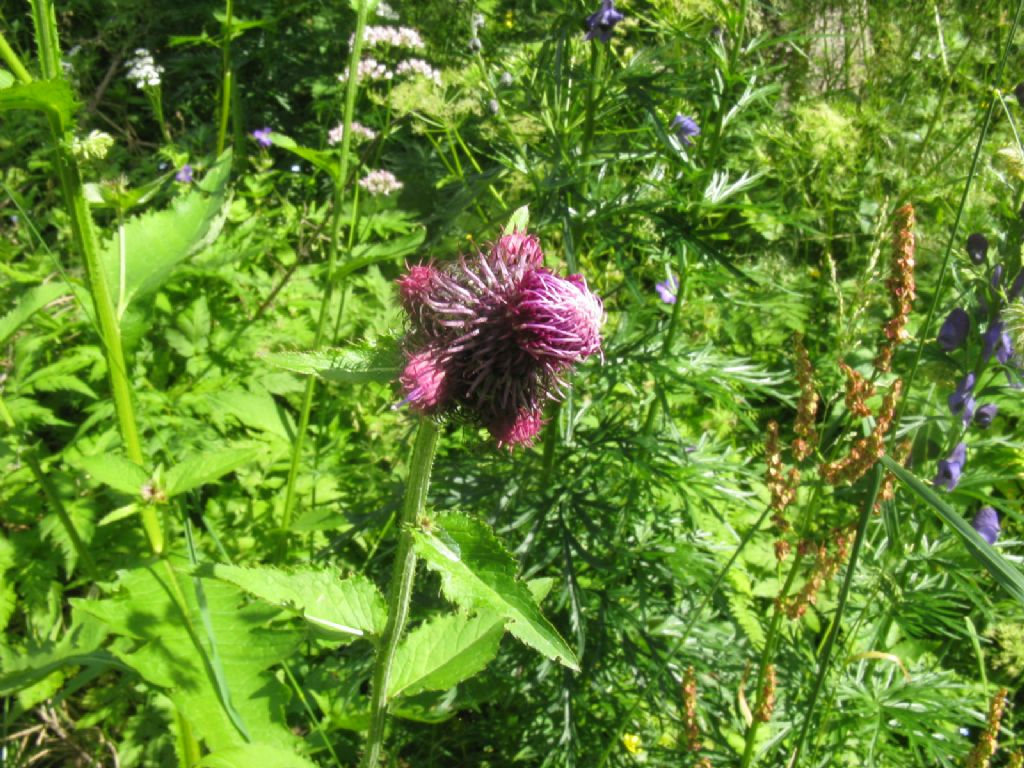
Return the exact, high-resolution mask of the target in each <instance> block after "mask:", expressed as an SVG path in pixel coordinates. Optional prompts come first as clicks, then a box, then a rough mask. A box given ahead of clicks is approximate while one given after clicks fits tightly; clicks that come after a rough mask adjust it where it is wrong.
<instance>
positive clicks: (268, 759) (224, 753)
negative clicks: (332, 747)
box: [198, 743, 316, 768]
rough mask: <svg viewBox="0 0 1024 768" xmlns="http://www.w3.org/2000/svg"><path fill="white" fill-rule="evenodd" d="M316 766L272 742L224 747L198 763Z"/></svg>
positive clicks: (206, 766) (239, 767) (220, 767)
mask: <svg viewBox="0 0 1024 768" xmlns="http://www.w3.org/2000/svg"><path fill="white" fill-rule="evenodd" d="M254 766H259V768H316V763H313V762H310V761H309V760H307V759H306V758H304V757H301V756H299V755H297V754H295V752H293V751H291V750H289V749H281V748H280V747H275V746H273V745H272V744H258V743H257V744H246V745H245V746H244V747H232V748H230V749H222V750H219V751H217V752H214V753H213V754H212V755H207V756H206V757H204V758H203V759H202V760H200V761H199V763H198V768H254Z"/></svg>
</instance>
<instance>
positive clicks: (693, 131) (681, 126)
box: [668, 113, 700, 147]
mask: <svg viewBox="0 0 1024 768" xmlns="http://www.w3.org/2000/svg"><path fill="white" fill-rule="evenodd" d="M668 127H669V128H671V129H673V130H674V131H675V132H676V138H677V139H679V141H680V143H681V144H682V145H683V146H684V147H692V146H693V142H692V141H690V137H692V136H700V126H699V125H697V121H696V120H694V119H693V118H692V117H687V116H686V115H681V114H679V113H676V116H675V117H674V118H672V122H671V123H669V126H668Z"/></svg>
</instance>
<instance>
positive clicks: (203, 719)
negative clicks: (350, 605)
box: [71, 564, 302, 752]
mask: <svg viewBox="0 0 1024 768" xmlns="http://www.w3.org/2000/svg"><path fill="white" fill-rule="evenodd" d="M158 566H159V564H157V565H154V566H152V567H149V568H136V569H132V570H130V571H122V572H121V573H120V574H119V578H118V587H119V589H118V591H117V592H116V593H115V594H114V595H113V596H111V597H108V598H104V599H99V600H95V599H94V600H81V599H72V601H71V602H72V604H73V605H74V606H75V608H76V610H80V611H83V612H85V613H87V614H90V615H92V616H95V617H96V618H98V619H99V620H101V621H102V622H103V623H104V624H105V625H106V626H107V628H108V629H109V630H110V631H111V632H113V633H115V634H117V635H120V636H121V637H120V638H119V639H118V640H117V642H115V643H114V644H113V645H112V646H111V647H110V650H111V651H112V652H113V653H114V654H115V655H116V656H117V657H118V658H119V659H120V660H121V661H122V662H124V663H125V664H127V665H128V666H129V667H131V668H132V669H134V670H135V671H136V672H138V674H139V675H141V676H142V678H143V679H144V680H146V681H147V682H148V683H149V684H150V685H153V686H156V687H158V688H160V689H162V690H163V691H164V692H165V693H166V694H167V696H168V697H169V698H170V699H171V700H172V701H173V702H174V703H175V705H176V707H177V710H178V711H179V712H180V713H181V714H182V715H183V716H184V717H185V718H187V719H188V721H189V724H190V725H191V726H192V728H193V730H194V731H195V733H196V734H197V735H198V736H199V737H200V738H202V739H203V740H204V741H205V742H206V744H207V746H208V747H209V748H210V750H211V751H213V752H216V751H217V750H222V749H229V748H232V747H241V746H245V744H246V742H245V739H244V738H243V736H242V734H241V733H239V730H238V729H237V728H236V727H235V725H234V724H233V723H232V721H231V719H230V718H229V717H228V715H227V713H226V712H225V710H224V707H223V705H222V703H221V699H220V696H219V694H218V691H217V688H216V684H215V682H214V680H213V679H212V677H211V674H210V672H209V657H210V648H209V644H208V639H207V637H206V634H205V633H204V632H201V631H200V632H197V633H196V634H195V635H194V637H196V638H198V639H199V642H201V643H202V647H203V652H202V653H200V652H199V649H198V648H197V647H196V645H195V642H194V640H193V635H190V633H189V631H188V629H187V624H186V621H185V617H183V616H182V614H181V612H180V611H179V610H178V608H177V606H176V605H175V603H174V602H173V601H172V600H171V597H170V595H171V594H172V589H173V587H172V586H171V585H170V584H169V583H168V579H169V577H168V575H167V574H166V572H164V571H163V570H162V569H160V568H159V567H158ZM177 581H178V585H179V587H180V588H181V591H182V594H183V595H184V598H185V601H186V606H187V610H188V622H189V623H190V624H191V626H193V627H196V628H198V627H201V626H202V625H203V623H202V617H201V615H200V612H199V607H198V603H197V601H196V596H195V591H194V590H193V589H192V588H191V585H190V579H189V578H187V577H186V575H185V574H182V573H180V572H179V575H178V579H177ZM202 586H203V592H204V595H205V598H206V607H207V612H208V617H209V619H210V626H211V627H212V628H213V636H214V638H215V639H216V642H217V649H218V656H219V659H220V662H221V667H222V669H223V673H224V679H225V680H226V682H227V686H228V690H229V692H230V696H231V704H232V705H233V707H234V709H235V710H236V711H237V713H238V716H239V717H240V719H241V721H242V722H244V724H245V726H246V728H247V730H248V731H249V732H250V733H252V734H258V737H259V738H260V740H261V741H263V742H265V743H268V744H272V745H275V746H277V747H280V748H283V749H288V750H292V749H295V748H296V747H297V746H298V744H299V740H298V739H297V738H296V736H295V734H293V733H292V731H291V729H290V728H289V727H288V723H287V720H286V717H285V704H286V702H287V700H288V690H287V688H286V687H285V686H284V684H283V683H281V682H279V681H278V680H277V678H276V677H275V676H274V675H272V674H270V673H268V671H267V670H268V669H269V668H270V667H272V666H274V665H276V664H278V663H279V662H281V661H282V660H283V659H285V658H287V657H288V656H289V655H291V653H292V652H293V651H294V650H295V648H296V647H297V646H298V643H299V642H300V641H301V639H302V634H301V633H299V632H296V631H294V630H292V629H289V628H287V627H283V626H280V625H275V626H274V628H273V629H267V628H266V627H267V624H268V623H269V622H270V621H271V619H273V618H275V617H276V616H277V615H278V613H279V611H278V609H276V608H271V607H269V606H265V605H260V604H253V605H243V604H242V603H243V602H244V599H243V597H242V593H241V592H240V591H239V589H238V588H237V587H235V586H234V585H232V584H227V583H225V582H222V581H218V580H215V579H205V578H204V579H202Z"/></svg>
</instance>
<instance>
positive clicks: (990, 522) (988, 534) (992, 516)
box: [971, 507, 1000, 545]
mask: <svg viewBox="0 0 1024 768" xmlns="http://www.w3.org/2000/svg"><path fill="white" fill-rule="evenodd" d="M971 527H972V528H974V530H976V531H977V532H978V534H979V535H980V536H981V538H983V539H984V540H985V541H987V542H988V543H989V544H990V545H991V544H995V543H996V540H997V539H998V538H999V531H1000V528H999V513H998V512H996V511H995V510H994V509H992V507H982V508H981V509H979V510H978V512H977V514H976V515H975V516H974V519H973V520H971Z"/></svg>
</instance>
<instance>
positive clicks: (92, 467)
mask: <svg viewBox="0 0 1024 768" xmlns="http://www.w3.org/2000/svg"><path fill="white" fill-rule="evenodd" d="M68 463H69V464H71V465H72V466H75V467H78V468H79V469H83V470H85V471H86V472H88V473H89V474H90V475H91V476H92V477H93V478H94V479H95V480H97V481H99V482H100V483H102V484H103V485H109V486H110V487H111V488H113V489H114V490H115V491H120V492H121V493H125V494H128V495H129V496H138V495H139V494H140V493H141V492H142V486H143V485H145V484H146V482H147V481H148V480H149V475H147V474H146V470H144V469H143V468H142V467H140V466H139V465H138V464H134V463H132V462H131V461H128V459H126V458H124V457H123V456H118V455H117V454H116V453H97V454H94V455H92V456H78V455H73V454H72V455H69V456H68Z"/></svg>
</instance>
